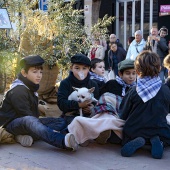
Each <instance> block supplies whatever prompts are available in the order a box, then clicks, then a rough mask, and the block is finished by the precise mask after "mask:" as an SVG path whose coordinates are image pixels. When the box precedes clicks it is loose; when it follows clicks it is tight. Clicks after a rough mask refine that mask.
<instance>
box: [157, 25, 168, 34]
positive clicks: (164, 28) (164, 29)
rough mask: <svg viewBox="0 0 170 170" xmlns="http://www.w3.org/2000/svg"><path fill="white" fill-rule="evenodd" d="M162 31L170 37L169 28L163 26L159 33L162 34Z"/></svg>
mask: <svg viewBox="0 0 170 170" xmlns="http://www.w3.org/2000/svg"><path fill="white" fill-rule="evenodd" d="M161 31H164V32H166V35H168V28H166V27H165V26H162V28H160V30H159V33H160V32H161Z"/></svg>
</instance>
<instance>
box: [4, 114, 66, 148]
mask: <svg viewBox="0 0 170 170" xmlns="http://www.w3.org/2000/svg"><path fill="white" fill-rule="evenodd" d="M66 126H67V124H66V123H65V120H64V119H63V118H52V117H49V118H36V117H34V116H25V117H21V118H16V119H14V120H13V121H11V122H10V123H9V124H8V125H7V126H6V130H7V131H8V132H9V133H11V134H13V135H30V136H32V137H33V139H40V140H42V141H44V142H47V143H48V144H50V145H53V146H55V147H58V148H65V144H64V138H65V135H64V134H61V133H59V132H56V131H61V130H62V129H64V128H65V127H66Z"/></svg>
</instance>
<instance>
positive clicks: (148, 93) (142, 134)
mask: <svg viewBox="0 0 170 170" xmlns="http://www.w3.org/2000/svg"><path fill="white" fill-rule="evenodd" d="M135 69H136V73H137V75H138V78H137V86H136V87H132V88H131V89H130V90H129V91H128V92H127V93H126V95H125V97H124V98H123V100H122V103H121V105H120V118H121V119H123V120H126V122H125V125H124V127H123V140H122V144H123V147H122V149H121V155H122V156H125V157H130V156H132V155H133V154H134V153H135V151H136V150H137V149H139V148H141V147H142V146H144V145H145V143H146V142H147V143H148V142H149V143H150V144H151V147H152V148H151V155H152V157H153V158H156V159H161V158H162V155H163V146H164V145H167V144H168V145H169V144H170V126H169V125H168V124H167V120H166V116H167V114H168V112H169V106H170V90H169V88H168V87H167V86H166V85H162V81H161V79H160V77H159V76H158V74H159V72H160V69H161V67H160V58H159V57H158V55H157V54H156V53H153V52H149V51H144V52H142V53H141V54H139V55H138V57H137V58H136V60H135Z"/></svg>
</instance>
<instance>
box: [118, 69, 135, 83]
mask: <svg viewBox="0 0 170 170" xmlns="http://www.w3.org/2000/svg"><path fill="white" fill-rule="evenodd" d="M119 76H120V77H121V78H122V80H123V81H124V82H125V83H126V84H132V83H133V82H135V80H136V71H135V69H127V70H125V71H124V72H123V74H122V73H121V72H119Z"/></svg>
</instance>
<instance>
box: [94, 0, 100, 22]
mask: <svg viewBox="0 0 170 170" xmlns="http://www.w3.org/2000/svg"><path fill="white" fill-rule="evenodd" d="M101 1H102V0H93V1H92V25H94V24H95V23H96V22H97V20H98V18H99V12H100V5H101Z"/></svg>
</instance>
